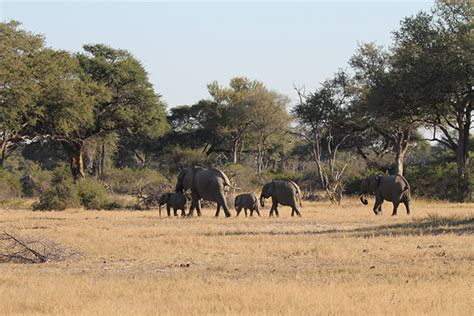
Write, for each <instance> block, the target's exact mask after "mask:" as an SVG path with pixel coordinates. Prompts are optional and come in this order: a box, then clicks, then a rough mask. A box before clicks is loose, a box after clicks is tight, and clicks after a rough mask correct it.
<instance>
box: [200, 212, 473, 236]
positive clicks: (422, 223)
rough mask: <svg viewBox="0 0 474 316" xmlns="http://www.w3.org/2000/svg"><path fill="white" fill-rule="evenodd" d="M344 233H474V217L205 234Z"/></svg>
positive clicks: (367, 234) (277, 234)
mask: <svg viewBox="0 0 474 316" xmlns="http://www.w3.org/2000/svg"><path fill="white" fill-rule="evenodd" d="M335 234H343V235H350V236H354V237H379V236H421V235H441V234H457V235H472V234H474V216H462V217H461V216H451V217H444V216H439V215H428V216H427V217H423V218H414V219H412V220H411V221H409V222H406V223H398V224H392V225H380V226H370V227H362V228H356V229H326V230H302V231H288V230H282V231H279V230H273V231H221V232H213V233H204V234H203V235H205V236H259V235H267V236H286V235H288V236H292V235H335Z"/></svg>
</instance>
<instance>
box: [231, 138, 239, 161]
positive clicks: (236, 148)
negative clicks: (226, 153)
mask: <svg viewBox="0 0 474 316" xmlns="http://www.w3.org/2000/svg"><path fill="white" fill-rule="evenodd" d="M239 143H240V139H239V138H234V139H233V141H232V163H237V162H238V151H239Z"/></svg>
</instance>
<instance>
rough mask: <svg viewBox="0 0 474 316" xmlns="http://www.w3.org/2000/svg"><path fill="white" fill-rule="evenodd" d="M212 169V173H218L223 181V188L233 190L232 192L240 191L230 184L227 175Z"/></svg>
mask: <svg viewBox="0 0 474 316" xmlns="http://www.w3.org/2000/svg"><path fill="white" fill-rule="evenodd" d="M212 169H213V170H214V171H216V172H217V173H219V175H220V176H221V178H222V179H223V180H224V186H227V187H229V188H231V189H234V190H240V188H238V187H234V186H232V184H231V183H230V180H229V178H228V177H227V175H226V174H225V173H224V172H222V171H220V170H219V169H217V168H212Z"/></svg>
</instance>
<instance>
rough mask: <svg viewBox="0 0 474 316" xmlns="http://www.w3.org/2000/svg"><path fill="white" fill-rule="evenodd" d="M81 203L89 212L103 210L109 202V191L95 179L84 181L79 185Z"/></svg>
mask: <svg viewBox="0 0 474 316" xmlns="http://www.w3.org/2000/svg"><path fill="white" fill-rule="evenodd" d="M77 194H78V197H79V202H80V203H81V205H82V206H84V207H85V208H86V209H88V210H101V209H103V208H104V207H105V206H106V205H107V203H108V201H107V191H106V190H105V187H104V185H103V184H102V183H101V182H99V181H97V180H94V179H84V180H82V181H80V182H79V183H78V184H77Z"/></svg>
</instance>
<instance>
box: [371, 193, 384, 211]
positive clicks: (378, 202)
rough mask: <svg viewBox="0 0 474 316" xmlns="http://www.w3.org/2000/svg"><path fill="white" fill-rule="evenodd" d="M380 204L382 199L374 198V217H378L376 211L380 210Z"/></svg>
mask: <svg viewBox="0 0 474 316" xmlns="http://www.w3.org/2000/svg"><path fill="white" fill-rule="evenodd" d="M382 203H383V198H381V197H378V196H376V197H375V204H374V209H373V210H374V213H375V215H379V212H378V211H379V210H381V207H382Z"/></svg>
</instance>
